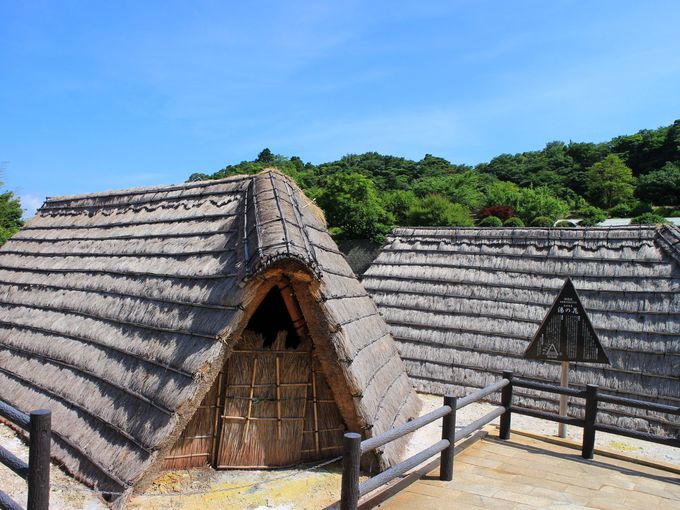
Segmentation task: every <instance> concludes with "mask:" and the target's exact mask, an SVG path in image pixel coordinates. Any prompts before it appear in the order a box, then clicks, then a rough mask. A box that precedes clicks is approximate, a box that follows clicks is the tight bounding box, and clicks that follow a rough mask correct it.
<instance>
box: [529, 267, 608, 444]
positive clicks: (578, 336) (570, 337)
mask: <svg viewBox="0 0 680 510" xmlns="http://www.w3.org/2000/svg"><path fill="white" fill-rule="evenodd" d="M524 357H525V358H527V359H536V360H552V361H561V362H562V363H561V371H560V385H561V386H563V387H565V388H566V387H568V386H569V362H570V361H578V362H580V363H607V364H609V358H607V354H606V353H605V351H604V349H603V348H602V344H601V343H600V340H599V338H598V337H597V333H596V332H595V329H594V328H593V325H592V324H591V322H590V318H589V317H588V315H587V314H586V311H585V309H584V308H583V305H582V304H581V300H580V299H579V297H578V294H577V293H576V289H575V288H574V284H573V283H572V281H571V279H570V278H567V280H566V281H565V282H564V285H563V286H562V290H560V293H559V295H558V296H557V298H556V299H555V301H554V302H553V304H552V306H551V307H550V310H549V311H548V313H547V314H546V316H545V317H544V319H543V322H542V323H541V325H540V327H539V328H538V331H537V332H536V334H535V335H534V338H533V340H532V342H531V344H530V345H529V347H528V348H527V350H526V351H525V353H524ZM567 407H568V403H567V396H566V395H560V416H567V414H568V413H567ZM558 435H559V436H560V437H567V426H566V425H565V424H564V423H560V424H559V430H558Z"/></svg>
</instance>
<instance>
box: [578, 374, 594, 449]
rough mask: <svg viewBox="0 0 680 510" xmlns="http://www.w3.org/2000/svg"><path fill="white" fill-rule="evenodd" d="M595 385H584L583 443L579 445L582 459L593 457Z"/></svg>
mask: <svg viewBox="0 0 680 510" xmlns="http://www.w3.org/2000/svg"><path fill="white" fill-rule="evenodd" d="M597 393H598V389H597V385H595V384H588V385H587V386H586V415H585V420H584V422H585V423H584V424H583V445H582V447H581V457H583V458H584V459H592V458H593V450H594V449H595V420H596V419H597Z"/></svg>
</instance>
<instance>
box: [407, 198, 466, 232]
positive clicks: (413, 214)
mask: <svg viewBox="0 0 680 510" xmlns="http://www.w3.org/2000/svg"><path fill="white" fill-rule="evenodd" d="M407 217H408V222H409V224H411V225H419V226H437V227H439V226H441V227H471V226H472V225H473V224H474V223H473V221H472V216H471V215H470V210H469V209H468V208H467V207H465V206H463V205H461V204H454V203H452V202H450V201H449V200H447V199H446V197H443V196H442V195H438V194H436V193H432V194H430V195H426V196H424V197H423V198H420V199H418V201H417V202H416V203H415V204H413V205H412V206H411V207H410V208H409V210H408V212H407Z"/></svg>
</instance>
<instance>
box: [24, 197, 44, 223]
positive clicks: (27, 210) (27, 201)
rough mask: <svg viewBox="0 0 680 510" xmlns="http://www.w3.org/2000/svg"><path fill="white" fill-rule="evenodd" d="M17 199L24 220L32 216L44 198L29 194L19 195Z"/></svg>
mask: <svg viewBox="0 0 680 510" xmlns="http://www.w3.org/2000/svg"><path fill="white" fill-rule="evenodd" d="M19 199H20V200H21V208H22V209H23V210H24V218H30V217H31V216H34V215H35V211H36V210H37V209H38V208H39V207H40V206H41V205H43V202H45V197H39V196H37V195H30V194H26V195H19Z"/></svg>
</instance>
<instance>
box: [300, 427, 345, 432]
mask: <svg viewBox="0 0 680 510" xmlns="http://www.w3.org/2000/svg"><path fill="white" fill-rule="evenodd" d="M345 430H347V428H346V427H333V428H331V429H319V430H303V431H302V433H303V434H311V433H312V432H344V431H345Z"/></svg>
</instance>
